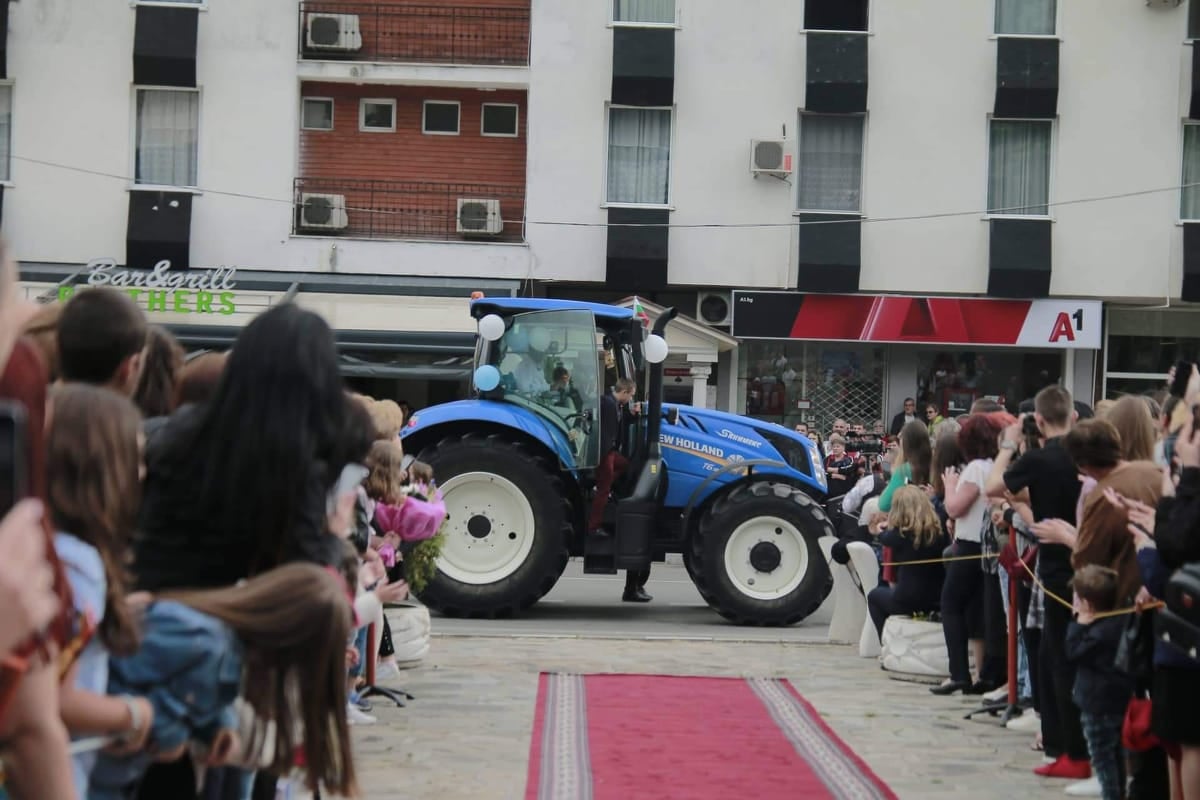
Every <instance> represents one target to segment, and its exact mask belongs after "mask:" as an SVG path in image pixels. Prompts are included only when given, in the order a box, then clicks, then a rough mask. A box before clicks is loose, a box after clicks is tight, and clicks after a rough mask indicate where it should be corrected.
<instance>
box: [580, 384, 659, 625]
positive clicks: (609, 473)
mask: <svg viewBox="0 0 1200 800" xmlns="http://www.w3.org/2000/svg"><path fill="white" fill-rule="evenodd" d="M636 391H637V384H635V383H634V382H633V381H631V380H630V379H628V378H621V379H619V380H618V381H617V383H616V385H615V386H614V387H613V390H612V394H606V395H603V396H602V397H601V398H600V462H599V463H598V464H597V465H596V495H595V497H593V498H592V511H591V514H590V515H589V516H588V530H589V531H591V535H592V536H608V535H609V533H608V531H607V530H605V529H604V527H603V525H604V508H605V506H607V505H608V495H609V493H610V492H611V491H612V485H613V481H615V480H616V479H617V478H618V477H620V476H621V474H622V473H623V472H625V470H626V469H627V468H628V467H629V460H628V459H626V458H625V456H624V455H622V453H621V447H622V446H623V445H624V444H625V441H626V435H627V432H628V430H629V424H628V419H627V418H628V416H629V415H636V414H637V413H639V411H640V409H639V408H638V406H640V404H638V405H631V401H632V400H633V395H634V393H635V392H636ZM649 579H650V570H649V569H645V570H626V571H625V592H624V594H622V595H621V599H622V600H624V601H625V602H626V603H649V602H650V601H651V600H652V599H653V598H652V597H651V596H650V595H648V594H646V581H648V580H649Z"/></svg>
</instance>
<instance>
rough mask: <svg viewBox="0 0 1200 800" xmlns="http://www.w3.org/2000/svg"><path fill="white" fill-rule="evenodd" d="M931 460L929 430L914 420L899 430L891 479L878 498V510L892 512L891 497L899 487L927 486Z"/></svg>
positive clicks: (922, 423)
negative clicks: (897, 446)
mask: <svg viewBox="0 0 1200 800" xmlns="http://www.w3.org/2000/svg"><path fill="white" fill-rule="evenodd" d="M932 460H933V447H932V445H931V444H930V443H929V428H927V427H925V423H924V422H921V420H919V419H914V420H913V421H912V422H910V423H908V424H907V425H905V426H904V427H903V428H902V429H901V430H900V449H899V450H898V451H897V452H896V461H895V465H894V466H893V467H892V479H891V481H889V482H888V485H887V488H886V489H884V490H883V494H881V495H880V496H879V510H880V511H882V512H883V513H885V514H886V513H887V512H889V511H891V510H892V495H893V494H895V492H896V490H897V489H899V488H900V487H901V486H907V485H908V484H912V485H913V486H924V485H926V484H928V483H929V477H930V469H929V468H930V463H931V462H932Z"/></svg>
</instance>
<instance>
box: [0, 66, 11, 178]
mask: <svg viewBox="0 0 1200 800" xmlns="http://www.w3.org/2000/svg"><path fill="white" fill-rule="evenodd" d="M11 153H12V84H11V83H0V181H8V180H12V166H11V165H10V163H9V162H10V160H11Z"/></svg>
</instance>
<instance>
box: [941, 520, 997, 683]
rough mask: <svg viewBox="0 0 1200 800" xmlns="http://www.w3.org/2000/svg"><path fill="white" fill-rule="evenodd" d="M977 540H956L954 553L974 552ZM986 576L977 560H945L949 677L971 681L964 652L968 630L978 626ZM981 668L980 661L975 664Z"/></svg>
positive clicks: (944, 614)
mask: <svg viewBox="0 0 1200 800" xmlns="http://www.w3.org/2000/svg"><path fill="white" fill-rule="evenodd" d="M980 552H982V546H981V545H980V544H979V542H964V541H961V540H960V541H957V542H955V543H954V555H956V556H977V555H979V554H980ZM986 577H987V576H986V575H984V574H983V572H981V571H980V569H979V562H978V561H973V560H972V561H951V562H950V563H948V564H946V581H945V583H943V584H942V633H943V635H945V637H946V655H947V657H948V658H949V660H950V680H952V681H956V682H960V683H970V682H971V662H970V658H969V657H968V656H967V639H968V637H969V635H970V634H969V633H968V632H969V631H970V630H971V629H972V628H973V629H975V630H979V629H980V623H981V621H982V619H983V581H984V578H986ZM978 666H980V667H981V668H982V666H983V665H982V664H980V665H978Z"/></svg>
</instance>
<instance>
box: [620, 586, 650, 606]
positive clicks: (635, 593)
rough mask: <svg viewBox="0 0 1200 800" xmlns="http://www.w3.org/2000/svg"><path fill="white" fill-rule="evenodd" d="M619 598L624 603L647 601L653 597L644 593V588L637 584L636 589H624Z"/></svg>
mask: <svg viewBox="0 0 1200 800" xmlns="http://www.w3.org/2000/svg"><path fill="white" fill-rule="evenodd" d="M621 599H622V600H623V601H624V602H626V603H649V602H650V601H651V600H653V599H654V598H653V597H651V596H650V595H648V594H646V590H645V589H643V588H641V587H640V586H639V587H638V588H636V589H626V590H625V594H623V595H621Z"/></svg>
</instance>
